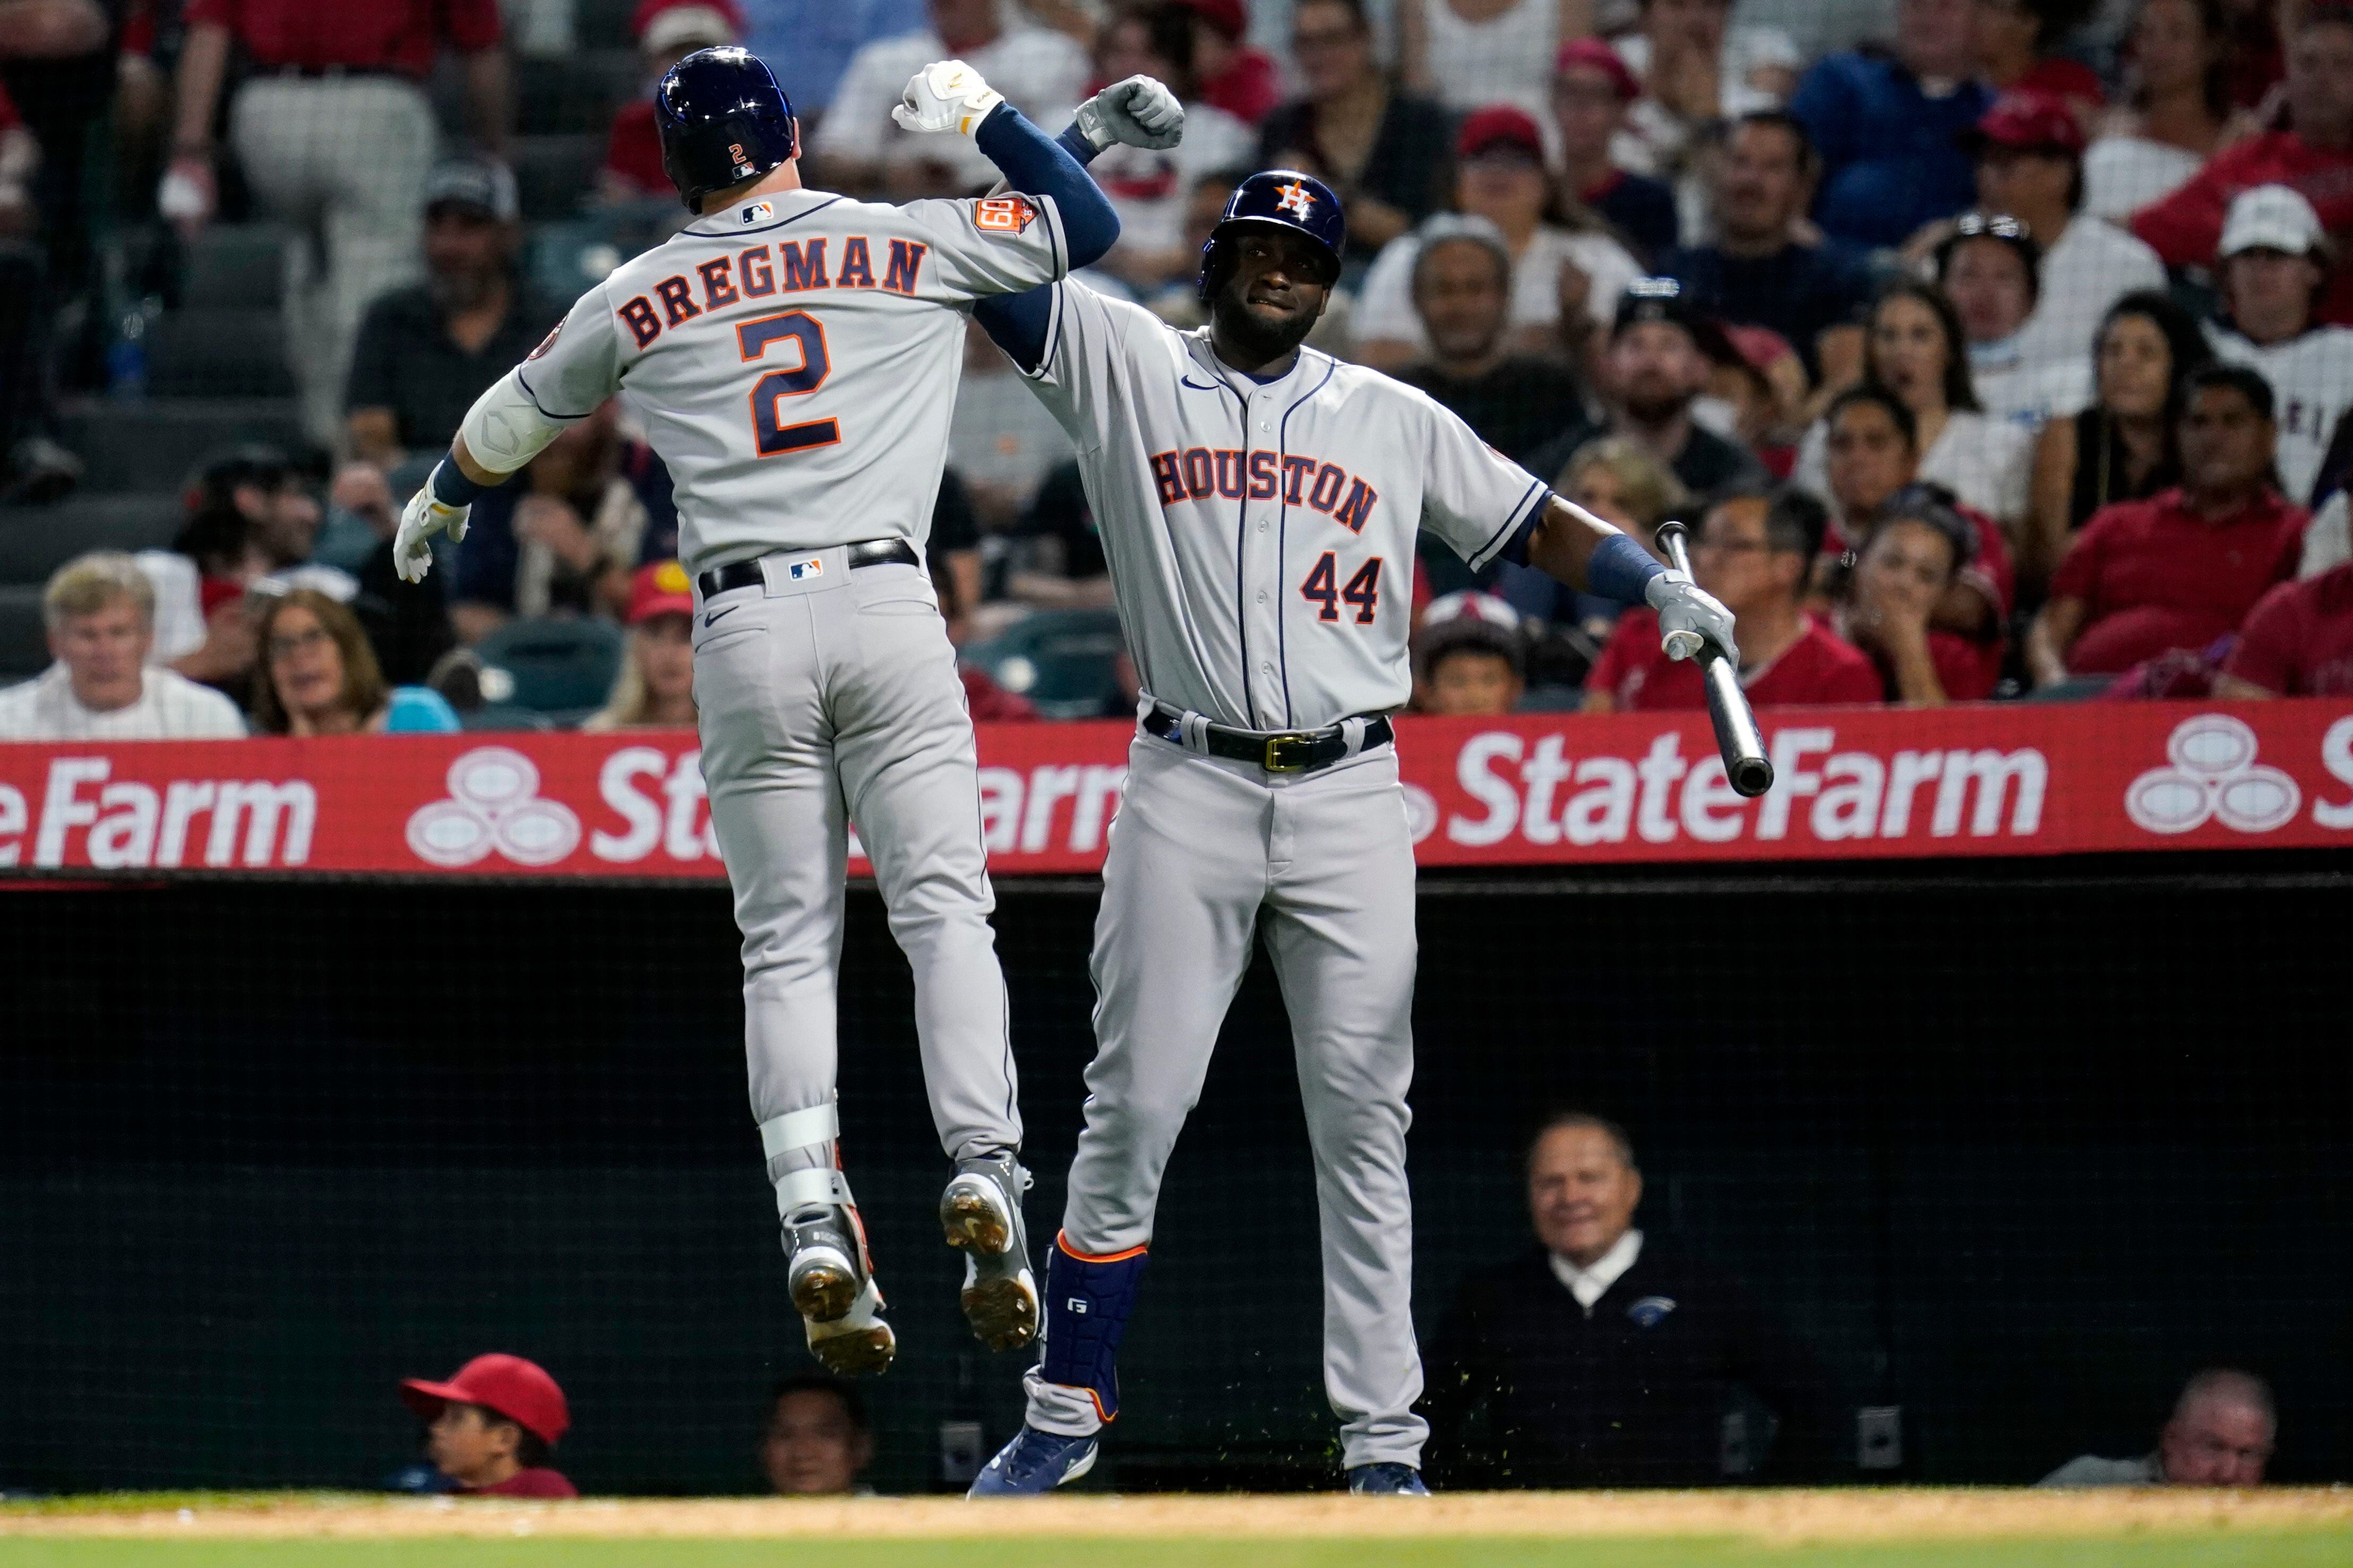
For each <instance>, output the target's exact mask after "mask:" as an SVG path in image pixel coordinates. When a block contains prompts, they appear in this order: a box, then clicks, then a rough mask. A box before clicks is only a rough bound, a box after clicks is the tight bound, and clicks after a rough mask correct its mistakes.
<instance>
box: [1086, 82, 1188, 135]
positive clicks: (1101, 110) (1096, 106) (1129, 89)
mask: <svg viewBox="0 0 2353 1568" xmlns="http://www.w3.org/2000/svg"><path fill="white" fill-rule="evenodd" d="M1073 118H1075V119H1076V120H1077V121H1078V124H1079V134H1080V135H1082V136H1083V137H1085V138H1086V139H1087V142H1088V143H1089V144H1090V145H1091V146H1092V147H1093V148H1094V150H1095V151H1096V152H1098V153H1100V152H1102V151H1103V149H1104V148H1106V147H1109V146H1111V145H1112V144H1113V142H1118V143H1121V144H1122V145H1124V146H1129V147H1149V148H1152V149H1154V150H1155V151H1159V150H1162V149H1166V148H1169V147H1174V146H1176V143H1178V142H1182V141H1183V140H1185V106H1184V105H1183V104H1182V103H1179V102H1178V101H1177V100H1176V94H1175V93H1173V92H1171V91H1169V90H1168V89H1166V88H1165V87H1163V86H1161V85H1160V83H1158V82H1156V81H1155V80H1153V79H1151V78H1150V77H1148V76H1132V77H1129V78H1128V79H1126V80H1125V81H1115V82H1113V83H1112V84H1111V85H1110V86H1109V87H1107V88H1105V89H1103V90H1102V91H1101V92H1099V93H1097V94H1095V95H1094V96H1093V97H1092V98H1091V99H1089V100H1086V101H1085V102H1084V103H1082V104H1081V105H1079V112H1078V113H1077V114H1076V115H1075V116H1074V117H1073Z"/></svg>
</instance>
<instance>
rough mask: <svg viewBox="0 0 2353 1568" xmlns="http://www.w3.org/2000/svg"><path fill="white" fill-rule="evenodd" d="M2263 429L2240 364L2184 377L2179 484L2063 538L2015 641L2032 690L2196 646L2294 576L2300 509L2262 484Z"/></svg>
mask: <svg viewBox="0 0 2353 1568" xmlns="http://www.w3.org/2000/svg"><path fill="white" fill-rule="evenodd" d="M2276 435H2277V431H2276V426H2274V424H2273V420H2272V393H2271V388H2270V387H2269V386H2267V385H2265V384H2264V383H2263V377H2261V376H2259V375H2257V374H2255V373H2254V372H2253V371H2251V370H2248V369H2247V368H2245V367H2244V366H2242V365H2222V364H2218V365H2209V366H2207V367H2206V368H2204V369H2202V370H2200V371H2198V372H2196V373H2195V374H2192V375H2191V376H2190V377H2189V384H2188V391H2187V395H2186V398H2185V406H2184V408H2183V411H2182V416H2181V437H2180V438H2181V488H2180V489H2173V490H2168V491H2166V492H2165V493H2164V494H2162V495H2158V496H2156V497H2153V498H2152V499H2150V500H2140V501H2120V502H2118V503H2117V504H2116V505H2115V506H2111V507H2108V508H2105V510H2101V511H2100V512H2098V513H2097V514H2096V515H2094V517H2093V519H2092V521H2090V522H2088V523H2086V524H2084V531H2083V532H2081V533H2079V534H2077V535H2076V536H2075V542H2074V543H2073V545H2072V546H2071V547H2070V548H2069V549H2068V552H2067V556H2066V559H2065V560H2063V561H2062V562H2061V563H2059V570H2058V572H2057V573H2056V574H2054V575H2053V576H2052V582H2051V599H2050V602H2049V603H2048V604H2046V605H2043V606H2042V614H2040V615H2039V616H2036V617H2035V621H2034V629H2033V631H2032V633H2031V635H2030V636H2029V637H2028V639H2027V644H2026V657H2027V666H2028V668H2029V669H2031V671H2032V673H2033V676H2034V680H2035V684H2036V685H2037V686H2058V685H2060V684H2062V683H2063V682H2065V681H2066V680H2068V679H2069V678H2070V677H2074V676H2087V675H2115V674H2117V673H2119V672H2121V671H2123V670H2126V669H2128V668H2131V667H2132V666H2134V665H2136V664H2138V663H2140V662H2141V661H2142V660H2144V659H2149V658H2157V657H2158V656H2159V655H2161V654H2165V653H2167V652H2169V651H2171V650H2173V649H2177V648H2180V649H2189V650H2193V651H2194V650H2197V649H2201V648H2204V647H2208V646H2209V645H2210V644H2211V643H2212V642H2214V640H2215V639H2216V638H2218V637H2221V636H2222V635H2223V634H2224V633H2226V632H2231V631H2235V630H2236V629H2238V627H2239V626H2240V625H2241V624H2242V622H2244V621H2245V620H2246V618H2247V614H2248V612H2249V611H2250V610H2252V609H2253V608H2254V606H2255V604H2256V601H2258V600H2259V599H2261V598H2262V597H2263V595H2264V594H2266V593H2268V592H2269V591H2270V590H2271V588H2272V585H2273V584H2276V583H2280V582H2284V581H2285V580H2287V579H2289V578H2291V577H2293V576H2294V575H2295V566H2296V556H2297V553H2298V552H2299V551H2300V550H2301V549H2302V547H2303V542H2304V528H2305V522H2306V514H2305V511H2304V509H2303V508H2301V507H2298V506H2295V505H2293V504H2291V503H2290V502H2288V501H2286V500H2283V499H2282V498H2281V497H2280V495H2279V493H2278V492H2277V491H2276V490H2274V489H2273V488H2272V483H2271V476H2272V448H2273V447H2274V442H2275V439H2276Z"/></svg>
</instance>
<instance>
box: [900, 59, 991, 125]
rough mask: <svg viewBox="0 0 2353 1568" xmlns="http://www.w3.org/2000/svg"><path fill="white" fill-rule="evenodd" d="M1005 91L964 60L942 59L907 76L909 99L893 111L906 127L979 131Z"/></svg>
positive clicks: (907, 96)
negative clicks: (1002, 91) (984, 79)
mask: <svg viewBox="0 0 2353 1568" xmlns="http://www.w3.org/2000/svg"><path fill="white" fill-rule="evenodd" d="M1004 101H1005V95H1004V94H1003V93H1001V92H999V91H997V89H995V88H993V87H991V86H989V85H988V83H987V82H985V81H983V80H982V79H981V77H980V73H979V72H978V71H976V70H975V69H973V68H971V67H970V66H968V65H966V64H965V63H964V62H963V61H962V60H940V61H937V62H935V63H934V64H932V65H927V66H925V67H924V68H923V69H922V70H919V71H917V72H916V73H915V74H914V75H913V76H912V77H910V78H908V79H907V94H906V100H905V101H904V102H902V103H901V104H900V105H899V107H898V108H896V109H894V110H892V111H891V118H892V119H893V120H895V121H898V122H899V124H900V127H901V128H902V130H907V131H923V132H942V131H953V132H956V133H957V134H958V135H960V136H974V135H977V134H979V132H980V122H981V121H984V120H986V119H987V118H988V111H989V110H992V109H995V108H996V107H997V105H998V104H1000V103H1003V102H1004Z"/></svg>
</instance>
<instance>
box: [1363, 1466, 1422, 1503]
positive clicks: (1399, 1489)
mask: <svg viewBox="0 0 2353 1568" xmlns="http://www.w3.org/2000/svg"><path fill="white" fill-rule="evenodd" d="M1348 1490H1349V1491H1350V1492H1352V1493H1354V1494H1355V1495H1356V1496H1357V1497H1428V1496H1429V1495H1430V1489H1429V1488H1428V1487H1426V1486H1424V1485H1423V1484H1422V1480H1421V1472H1420V1471H1419V1470H1417V1469H1415V1468H1413V1467H1412V1466H1411V1465H1399V1464H1379V1465H1351V1466H1350V1467H1349V1468H1348Z"/></svg>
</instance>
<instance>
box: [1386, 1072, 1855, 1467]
mask: <svg viewBox="0 0 2353 1568" xmlns="http://www.w3.org/2000/svg"><path fill="white" fill-rule="evenodd" d="M1527 1174H1528V1211H1529V1215H1530V1217H1531V1218H1532V1219H1533V1221H1534V1222H1535V1233H1536V1240H1537V1242H1538V1244H1539V1245H1538V1246H1536V1247H1534V1248H1532V1249H1531V1250H1530V1251H1529V1252H1527V1253H1526V1254H1525V1255H1524V1256H1522V1257H1520V1258H1515V1259H1514V1260H1513V1261H1511V1262H1509V1263H1504V1264H1500V1265H1497V1266H1495V1267H1493V1268H1486V1269H1482V1270H1478V1271H1476V1272H1474V1273H1472V1275H1471V1276H1470V1277H1469V1278H1468V1279H1465V1280H1464V1281H1463V1283H1462V1286H1461V1290H1460V1292H1459V1293H1458V1295H1457V1296H1456V1299H1455V1302H1454V1306H1453V1309H1452V1310H1451V1311H1450V1312H1449V1313H1448V1314H1447V1318H1446V1321H1445V1323H1444V1325H1443V1326H1442V1327H1441V1328H1440V1331H1439V1336H1438V1340H1437V1342H1436V1344H1435V1345H1434V1346H1433V1348H1432V1353H1431V1355H1430V1394H1429V1396H1428V1400H1427V1406H1428V1413H1429V1416H1430V1433H1431V1441H1432V1447H1433V1450H1434V1452H1435V1453H1436V1455H1438V1456H1439V1457H1440V1461H1441V1463H1446V1464H1448V1465H1449V1468H1453V1469H1455V1470H1456V1471H1457V1473H1458V1474H1461V1475H1462V1479H1465V1480H1473V1479H1475V1480H1477V1481H1480V1482H1483V1483H1484V1484H1487V1485H1493V1486H1506V1487H1630V1486H1672V1487H1690V1486H1706V1485H1710V1484H1715V1483H1718V1482H1721V1481H1723V1480H1724V1479H1725V1477H1726V1471H1727V1469H1728V1468H1731V1467H1730V1466H1729V1465H1728V1464H1727V1462H1726V1461H1727V1459H1728V1458H1729V1455H1728V1454H1727V1449H1728V1447H1731V1445H1729V1444H1727V1442H1726V1440H1725V1436H1726V1434H1725V1415H1727V1413H1728V1412H1729V1411H1730V1410H1731V1409H1732V1405H1731V1403H1730V1401H1731V1396H1732V1393H1733V1390H1734V1389H1735V1388H1736V1387H1742V1388H1746V1390H1747V1391H1748V1392H1749V1393H1751V1394H1755V1395H1756V1396H1757V1397H1758V1398H1760V1399H1762V1400H1763V1401H1764V1402H1765V1404H1766V1405H1767V1406H1768V1407H1769V1408H1770V1409H1771V1410H1772V1412H1773V1414H1774V1415H1775V1417H1776V1419H1777V1420H1778V1435H1777V1436H1776V1438H1775V1440H1774V1443H1773V1446H1772V1452H1771V1455H1770V1458H1769V1459H1768V1461H1767V1473H1768V1474H1770V1475H1772V1476H1773V1477H1775V1478H1776V1479H1814V1478H1816V1477H1819V1476H1820V1474H1821V1473H1822V1472H1823V1471H1825V1470H1826V1469H1827V1468H1828V1461H1829V1458H1830V1455H1829V1449H1830V1431H1831V1400H1830V1397H1829V1390H1828V1388H1827V1387H1826V1385H1825V1384H1824V1381H1823V1378H1822V1375H1821V1373H1820V1369H1819V1367H1818V1366H1817V1365H1816V1364H1815V1363H1814V1361H1813V1358H1812V1357H1811V1356H1810V1354H1808V1353H1807V1352H1805V1351H1804V1350H1803V1349H1802V1348H1801V1347H1799V1345H1798V1344H1796V1343H1795V1342H1793V1341H1791V1340H1790V1339H1789V1338H1788V1336H1786V1335H1785V1334H1783V1333H1781V1332H1780V1331H1778V1329H1776V1328H1775V1327H1774V1326H1773V1325H1772V1324H1771V1323H1769V1322H1768V1321H1767V1320H1766V1318H1765V1317H1764V1316H1763V1314H1761V1313H1760V1312H1759V1311H1758V1310H1757V1308H1756V1306H1755V1305H1754V1304H1753V1303H1752V1302H1751V1301H1750V1300H1748V1298H1747V1296H1746V1293H1745V1292H1743V1291H1742V1290H1741V1289H1740V1287H1739V1286H1738V1285H1737V1284H1736V1283H1735V1282H1734V1281H1733V1280H1732V1279H1730V1278H1728V1277H1727V1276H1725V1275H1724V1274H1723V1273H1721V1272H1719V1271H1718V1270H1716V1269H1715V1268H1710V1267H1708V1266H1707V1265H1706V1264H1704V1263H1702V1262H1700V1261H1699V1260H1697V1259H1696V1258H1691V1257H1689V1256H1687V1255H1684V1254H1683V1253H1681V1252H1679V1251H1677V1250H1675V1249H1674V1248H1673V1247H1672V1246H1671V1245H1669V1244H1666V1243H1664V1242H1662V1241H1659V1240H1656V1239H1651V1238H1646V1237H1644V1236H1643V1234H1642V1232H1641V1231H1640V1230H1637V1229H1635V1228H1633V1218H1634V1209H1635V1206H1636V1205H1638V1204H1640V1203H1641V1200H1642V1174H1641V1171H1640V1170H1638V1169H1637V1168H1636V1166H1635V1163H1634V1151H1633V1146H1632V1144H1631V1143H1630V1142H1629V1140H1628V1139H1627V1136H1626V1133H1625V1131H1624V1130H1623V1129H1622V1128H1620V1127H1619V1126H1618V1125H1617V1124H1616V1123H1615V1122H1612V1121H1607V1120H1605V1119H1604V1118H1601V1117H1599V1116H1593V1115H1589V1114H1587V1113H1585V1112H1582V1111H1570V1112H1564V1113H1562V1114H1560V1115H1557V1116H1556V1117H1554V1118H1553V1119H1552V1120H1551V1121H1548V1122H1546V1124H1545V1126H1544V1128H1543V1130H1542V1131H1539V1132H1538V1133H1537V1134H1536V1137H1535V1142H1534V1143H1533V1144H1532V1145H1531V1146H1530V1148H1529V1151H1528V1162H1527ZM1482 1409H1483V1411H1484V1413H1485V1415H1486V1422H1485V1427H1486V1434H1485V1436H1484V1437H1483V1439H1479V1438H1475V1437H1474V1436H1473V1435H1472V1431H1471V1428H1472V1424H1473V1419H1474V1416H1475V1415H1477V1414H1478V1413H1479V1412H1480V1411H1482ZM1464 1472H1472V1473H1470V1474H1464Z"/></svg>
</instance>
